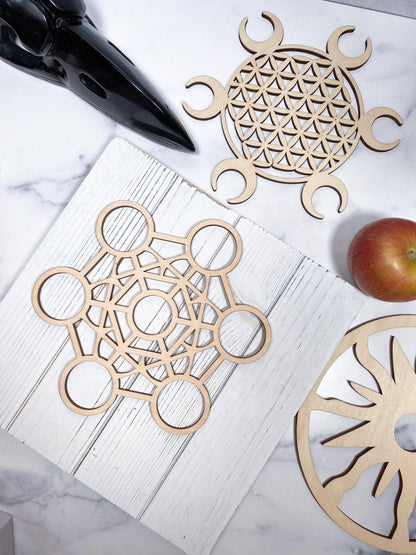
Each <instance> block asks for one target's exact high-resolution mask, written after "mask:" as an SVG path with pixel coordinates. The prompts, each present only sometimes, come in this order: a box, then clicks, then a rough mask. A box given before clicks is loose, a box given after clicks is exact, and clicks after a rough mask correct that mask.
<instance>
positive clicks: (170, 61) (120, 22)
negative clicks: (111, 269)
mask: <svg viewBox="0 0 416 555" xmlns="http://www.w3.org/2000/svg"><path fill="white" fill-rule="evenodd" d="M87 4H88V9H89V12H90V14H91V16H92V17H93V18H94V19H95V21H96V23H97V25H98V26H99V27H100V29H101V30H102V31H103V32H104V33H105V34H106V35H107V36H108V38H109V39H110V40H112V41H113V42H114V43H116V44H117V45H118V46H119V47H120V48H121V49H122V50H124V51H125V52H126V53H127V54H128V55H129V56H130V57H131V58H132V59H133V61H134V62H135V63H137V64H138V65H139V67H140V68H141V69H142V70H143V71H144V72H145V73H146V75H148V76H149V78H150V79H151V80H152V81H153V83H154V84H155V85H156V86H157V87H159V88H160V89H161V90H162V91H163V94H164V96H165V98H166V100H167V101H168V103H169V105H170V106H171V107H172V108H173V109H174V111H175V112H176V113H177V114H178V115H179V117H180V118H181V120H182V121H183V123H184V124H185V125H186V127H187V129H188V130H189V132H190V134H191V136H192V138H193V139H194V140H195V142H196V144H197V148H198V151H197V153H196V154H195V155H188V154H184V153H180V152H177V151H173V150H168V149H166V148H164V147H161V146H160V145H157V144H155V143H151V142H150V141H147V140H146V139H144V138H142V137H140V136H139V135H135V134H134V133H132V132H130V131H128V130H126V129H124V128H121V127H120V126H117V125H116V124H115V123H114V122H112V121H110V120H109V119H108V118H106V117H105V116H103V115H102V114H100V113H99V112H97V111H95V110H94V109H93V108H91V107H90V106H88V105H87V104H86V103H84V102H82V101H81V100H80V99H78V98H77V97H75V96H74V95H72V94H71V93H69V92H68V91H66V90H64V89H60V88H58V87H54V86H52V85H50V84H48V83H45V82H42V81H39V80H37V79H34V78H32V77H29V76H27V75H25V74H23V73H21V72H18V71H16V70H14V69H12V68H10V67H9V66H7V65H5V64H3V63H1V64H0V85H1V86H0V121H1V125H2V131H3V132H2V133H1V134H0V268H1V272H0V298H3V297H4V295H5V294H6V292H7V290H8V289H9V287H10V285H11V284H12V283H13V281H14V280H15V278H16V277H17V276H18V275H19V272H20V270H21V269H22V267H23V266H24V265H25V263H26V262H27V261H28V259H29V258H30V256H31V254H32V253H33V252H34V250H35V248H36V247H37V246H38V245H39V244H40V242H41V240H42V238H43V237H44V236H45V234H46V233H47V232H48V230H49V228H50V227H51V225H52V224H53V222H54V221H55V220H56V219H57V218H58V217H59V215H60V214H61V212H62V210H63V208H64V206H65V205H66V204H67V202H68V201H69V199H70V198H71V196H72V194H73V193H74V192H75V191H76V189H77V187H78V186H79V184H80V183H81V181H82V179H83V176H85V175H86V173H87V172H88V170H89V168H90V167H91V166H92V165H93V164H94V163H95V161H96V160H97V158H98V156H99V154H100V153H101V152H102V151H103V149H104V147H105V146H106V145H107V143H108V142H109V140H110V139H111V137H112V136H113V135H114V133H115V132H117V133H118V134H120V135H122V136H124V137H126V138H128V139H129V140H130V141H132V142H133V143H135V144H137V145H138V146H139V147H140V148H142V149H143V150H145V151H147V152H149V153H150V154H151V155H152V156H154V157H155V158H158V159H160V160H161V161H162V162H163V163H164V164H166V165H168V166H170V167H172V168H173V169H175V170H176V171H177V172H178V173H180V174H182V175H184V177H186V178H187V179H188V180H189V181H191V182H192V183H194V184H196V185H198V186H199V187H201V188H202V189H205V190H206V191H207V192H208V193H210V194H212V191H211V190H210V185H209V176H210V174H211V171H212V169H213V168H214V166H215V165H216V164H217V163H218V162H219V161H220V160H222V159H224V158H227V157H229V156H230V151H229V149H228V147H227V145H226V143H225V141H224V138H223V137H222V135H221V131H220V128H219V122H218V121H216V120H212V121H210V122H198V121H195V120H191V118H189V117H187V116H186V115H185V114H184V112H182V109H181V101H182V100H185V99H186V100H187V102H188V103H189V104H190V103H193V105H197V104H198V102H199V103H200V106H201V107H202V106H204V105H207V104H208V103H209V101H210V95H209V93H208V92H207V91H200V92H198V91H196V90H195V91H186V90H185V87H184V83H185V82H186V81H187V80H188V79H189V78H190V77H192V76H194V75H198V74H208V75H213V76H215V77H216V78H218V80H220V81H221V82H222V83H224V84H225V83H226V82H227V80H228V78H229V77H230V75H231V74H232V72H233V71H234V69H235V67H237V65H239V64H240V63H241V62H242V61H243V60H244V59H246V58H247V53H246V52H245V51H244V50H243V49H242V47H241V45H240V43H239V41H238V38H237V30H238V25H239V23H240V21H241V19H242V18H243V17H244V16H246V15H247V16H248V17H249V26H248V29H249V32H250V33H251V34H252V35H253V37H255V38H257V40H261V38H262V37H264V36H268V33H269V32H270V28H269V27H268V25H267V24H266V23H265V22H264V21H262V20H261V18H260V12H261V11H262V10H264V9H266V10H269V11H272V12H274V13H276V15H278V17H279V18H280V19H281V21H282V23H283V25H284V29H285V38H284V42H286V43H304V44H310V45H311V46H314V47H316V48H319V49H324V47H325V44H326V41H327V39H328V37H329V35H330V33H331V32H332V31H333V30H334V29H335V28H337V27H339V26H341V25H347V24H353V25H355V26H356V27H357V31H356V32H355V33H354V34H353V35H350V36H348V37H346V38H345V39H344V38H343V39H342V41H343V42H342V44H343V45H344V44H345V51H346V52H347V53H351V52H353V53H354V49H355V53H359V52H361V51H362V46H363V41H364V39H365V38H366V37H367V36H371V39H372V42H373V53H372V56H371V58H370V60H369V61H368V62H367V64H366V65H365V66H364V67H362V68H360V69H359V70H357V71H355V72H354V78H355V79H356V80H357V82H358V83H359V86H360V89H361V90H362V93H363V98H364V105H365V107H366V109H370V108H372V107H375V106H383V105H384V106H391V107H392V108H394V109H395V110H396V111H397V112H398V113H400V114H401V115H402V117H403V119H404V125H403V127H402V128H400V129H398V128H397V127H396V126H395V125H394V124H393V122H391V121H388V120H380V121H378V122H376V123H375V125H374V130H375V133H376V134H377V137H379V138H380V140H385V141H390V140H394V139H396V138H397V137H399V138H400V139H401V144H400V146H399V147H398V148H397V149H395V150H393V151H391V152H388V153H373V152H371V151H368V150H367V149H366V148H364V147H363V146H362V145H359V147H358V148H357V150H356V151H355V152H354V154H353V155H352V157H351V158H350V159H349V160H348V161H347V163H346V164H345V165H344V166H343V167H342V168H340V169H339V171H337V175H338V177H340V178H341V179H342V180H343V181H344V182H345V183H346V185H347V188H348V191H349V196H350V198H349V204H348V207H347V209H346V211H345V212H344V213H343V214H341V215H340V214H338V213H337V212H336V209H337V199H336V195H335V194H334V193H333V191H329V190H322V191H320V192H319V193H317V195H316V200H315V204H316V207H317V209H319V210H320V211H322V212H324V213H325V216H326V217H325V219H324V220H323V221H322V222H319V221H316V220H313V219H312V218H310V216H308V215H307V214H306V213H305V212H304V210H303V208H302V207H301V204H300V200H299V188H298V187H296V186H294V187H292V186H287V187H285V186H281V185H276V184H275V183H271V182H266V181H264V180H263V181H261V182H260V183H259V185H258V188H257V192H256V194H255V195H254V196H253V197H252V199H250V201H249V202H247V203H245V204H244V205H239V206H238V207H237V209H238V211H239V212H240V213H241V214H243V215H244V216H246V217H248V218H251V219H252V220H254V221H255V222H257V223H259V224H261V225H262V226H263V227H265V228H266V229H267V230H269V231H271V232H272V233H273V234H275V235H276V236H277V237H279V238H282V239H284V240H285V241H286V242H288V243H289V244H290V245H292V246H294V247H295V248H298V249H299V250H301V251H303V252H305V253H306V254H307V255H308V256H310V257H312V258H313V259H315V260H317V261H318V262H319V263H321V264H322V265H323V266H325V267H327V268H329V269H331V270H333V271H335V272H336V273H338V274H339V275H340V276H341V277H343V278H344V279H347V280H350V276H349V273H348V269H347V265H346V252H347V249H348V245H349V242H350V240H351V239H352V237H353V235H354V234H355V233H356V231H358V229H359V228H360V227H362V225H364V224H365V223H367V222H369V221H371V220H373V219H376V218H378V217H383V216H398V217H405V218H406V217H407V218H410V219H416V197H415V195H414V183H415V175H416V173H415V172H416V155H415V148H414V145H415V143H416V136H415V135H416V109H415V108H416V78H415V74H414V67H413V66H414V60H415V58H416V44H415V41H414V36H415V31H416V27H415V22H414V21H412V20H408V19H405V18H403V17H394V16H390V15H387V14H382V13H377V12H375V11H370V10H362V9H357V8H353V7H349V6H344V5H341V4H338V3H329V2H324V1H318V0H294V1H292V2H284V1H283V0H274V1H272V0H264V1H262V2H260V1H258V0H255V1H251V2H249V1H248V0H241V1H239V2H235V1H233V0H227V1H225V2H217V1H212V2H209V3H208V2H205V3H204V2H199V3H195V2H192V1H191V0H180V1H179V2H176V3H171V2H168V1H167V0H161V1H160V2H158V3H153V4H152V3H147V4H146V7H145V9H143V6H142V4H141V3H139V2H137V1H134V0H120V1H119V2H118V3H117V5H115V3H114V2H112V1H111V0H89V1H88V2H87ZM378 4H379V5H380V3H378ZM399 4H402V5H403V4H405V2H402V3H399V2H395V3H390V6H393V5H394V6H397V5H399ZM300 13H302V17H299V14H300ZM343 48H344V46H343ZM348 49H350V51H349V52H348ZM224 52H226V53H227V54H226V55H224ZM240 187H241V182H240V181H238V180H236V181H231V182H230V183H228V182H227V183H226V182H225V180H224V181H220V183H219V188H218V193H217V194H216V195H215V198H218V199H219V200H222V201H225V200H226V199H227V198H229V196H231V195H232V193H234V192H238V191H239V188H240ZM234 188H235V190H234ZM412 312H414V303H407V304H405V303H401V304H400V303H399V304H388V303H381V302H377V301H374V300H369V301H368V303H367V305H366V307H365V308H364V309H363V310H362V311H361V312H360V314H357V318H356V322H355V323H356V324H359V323H361V322H364V321H366V320H369V319H372V318H376V317H381V316H383V315H390V314H399V313H412ZM305 371H307V369H305ZM345 373H346V375H348V368H347V367H346V368H345ZM0 387H7V384H0ZM301 402H302V399H299V403H301ZM0 509H2V510H5V511H7V512H9V513H11V514H13V516H14V525H15V540H16V554H17V555H35V554H36V555H37V554H38V555H96V554H100V555H114V554H119V553H120V554H123V555H136V554H139V555H140V554H142V553H143V555H144V554H146V555H147V554H150V555H153V554H154V555H171V554H172V555H173V554H175V553H179V551H178V550H177V549H176V548H175V547H173V546H172V545H170V544H168V543H167V542H165V541H164V540H163V539H162V538H160V537H158V536H157V535H155V534H153V533H152V532H150V531H149V530H148V529H146V528H145V527H144V526H142V525H141V524H140V523H138V522H136V521H135V520H134V519H131V518H129V517H128V516H127V515H126V514H125V513H123V512H122V511H120V510H119V509H117V508H115V507H114V506H113V505H111V504H110V503H108V502H107V501H105V500H104V499H102V498H100V497H99V496H98V495H96V494H95V493H94V492H92V491H91V490H88V489H87V488H86V487H85V486H83V485H81V484H80V483H78V482H77V481H75V480H73V479H72V478H71V477H68V476H67V475H66V474H64V473H63V472H61V471H60V470H58V469H57V468H56V467H54V466H53V465H51V464H49V463H48V462H47V461H45V460H44V459H42V458H41V457H40V456H39V455H37V454H36V453H34V452H33V451H31V450H30V449H28V448H27V447H26V446H24V445H20V444H18V443H17V442H16V441H15V440H13V439H12V438H10V437H9V436H8V435H7V434H6V433H4V432H1V433H0ZM213 553H214V555H235V554H236V553H238V554H239V555H254V554H255V555H257V554H270V555H272V554H273V555H275V554H279V555H280V554H282V555H292V554H299V555H300V554H302V555H304V554H306V555H316V554H317V553H320V554H321V553H322V554H328V555H335V554H336V555H340V554H341V555H344V554H345V555H353V554H355V555H358V554H361V555H374V554H376V553H381V551H379V550H377V549H373V548H371V547H369V546H366V545H364V544H362V543H361V542H359V541H358V540H356V539H354V538H352V537H351V536H349V535H348V534H347V533H346V532H344V531H343V530H341V529H340V528H339V527H338V526H337V525H336V524H335V523H334V522H333V521H332V520H331V519H330V518H329V517H328V516H327V515H326V514H325V513H324V512H323V511H322V510H321V509H320V507H319V506H318V504H317V503H316V502H315V500H314V498H313V497H312V495H311V493H310V492H309V490H308V488H307V486H306V484H305V481H304V479H303V477H302V474H301V471H300V469H299V466H298V463H297V459H296V453H295V448H294V444H293V430H292V429H290V430H288V432H287V434H286V436H285V438H284V439H283V440H282V441H281V443H280V445H279V446H278V447H277V448H276V450H275V451H274V453H273V455H272V457H271V458H270V459H269V461H268V462H267V464H266V465H265V467H264V469H263V471H262V472H261V474H260V475H259V477H258V479H257V480H256V482H255V483H254V485H253V487H252V488H251V490H250V492H249V494H248V495H247V496H246V498H245V499H244V500H243V502H242V503H241V505H240V507H239V508H238V510H237V511H236V513H235V514H234V516H233V518H232V519H231V521H230V522H229V523H228V525H227V527H226V529H225V530H224V532H223V534H222V536H221V537H220V539H219V540H218V542H217V544H216V546H215V548H214V551H213Z"/></svg>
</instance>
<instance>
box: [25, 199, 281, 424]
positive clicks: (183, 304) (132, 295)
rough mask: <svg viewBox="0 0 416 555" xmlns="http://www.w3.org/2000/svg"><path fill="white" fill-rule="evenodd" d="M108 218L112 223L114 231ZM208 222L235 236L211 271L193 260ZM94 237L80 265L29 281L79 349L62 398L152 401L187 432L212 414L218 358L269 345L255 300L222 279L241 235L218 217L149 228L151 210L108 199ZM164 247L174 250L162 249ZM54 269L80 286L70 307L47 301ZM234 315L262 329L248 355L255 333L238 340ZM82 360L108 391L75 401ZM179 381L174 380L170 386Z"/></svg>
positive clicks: (40, 307)
mask: <svg viewBox="0 0 416 555" xmlns="http://www.w3.org/2000/svg"><path fill="white" fill-rule="evenodd" d="M120 215H121V216H120ZM117 218H118V219H117ZM128 218H130V220H129V219H128ZM114 221H115V222H116V224H117V225H116V227H115V228H114V229H111V225H112V223H111V222H114ZM133 221H134V222H136V224H135V225H136V227H137V229H136V230H135V233H136V237H137V238H138V239H136V240H134V241H132V243H131V244H130V245H128V244H123V245H121V244H120V237H123V236H125V235H126V234H127V232H128V233H129V235H131V227H132V226H133ZM138 221H139V224H137V222H138ZM107 228H110V232H112V238H111V239H108V237H107V235H106V233H105V229H107ZM206 228H208V229H209V228H210V229H211V230H213V231H215V230H216V231H217V232H218V230H221V231H222V232H226V233H227V234H228V236H229V237H230V238H231V239H232V241H233V244H234V252H233V254H232V256H231V258H230V260H229V261H228V262H227V263H226V265H225V266H223V267H221V268H218V269H212V268H211V267H210V262H211V261H206V263H205V262H203V263H202V265H201V263H199V262H197V259H198V260H199V258H198V256H197V255H196V254H195V252H194V251H195V244H196V243H195V241H196V237H197V236H198V234H199V233H200V232H201V231H202V230H204V229H206ZM96 235H97V239H98V242H99V244H100V245H101V248H100V250H99V252H98V253H97V254H96V255H95V256H94V257H93V258H92V259H91V260H90V261H89V262H87V264H86V265H85V266H84V268H82V269H81V270H75V269H73V268H66V267H58V268H53V269H51V270H48V271H47V272H45V273H44V274H43V275H42V276H41V277H40V278H39V279H38V280H37V283H36V285H35V287H34V289H33V295H32V301H33V305H34V308H35V310H36V312H37V314H38V315H39V316H40V317H41V318H42V319H43V320H45V321H46V322H48V323H49V324H53V325H59V326H66V327H67V329H68V334H69V338H70V341H71V343H72V346H73V349H74V352H75V358H74V359H73V360H72V361H71V362H70V363H69V364H68V365H67V367H66V368H65V369H64V370H63V372H62V375H61V378H60V386H59V390H60V394H61V397H62V399H63V401H64V403H65V404H66V405H67V406H68V407H69V408H70V409H72V410H73V411H75V412H77V413H79V414H82V415H93V414H98V413H101V412H103V411H105V410H107V409H108V408H110V407H111V406H112V405H113V403H114V402H115V401H116V399H117V398H118V397H120V398H122V397H132V398H135V399H138V400H141V401H148V402H149V403H150V409H151V413H152V416H153V418H154V420H155V421H156V423H157V424H158V425H159V426H160V427H161V428H163V429H164V430H166V431H167V432H170V433H174V434H187V433H191V432H193V431H195V430H197V429H198V428H199V427H200V426H202V424H203V423H204V422H205V421H206V419H207V417H208V414H209V411H210V407H211V399H210V396H209V393H208V389H207V387H206V382H207V380H208V379H209V378H210V377H211V376H212V374H213V373H214V372H215V371H216V370H217V369H218V367H219V366H220V365H221V363H222V362H223V361H224V360H228V361H231V362H234V363H237V364H238V363H248V362H252V361H254V360H257V359H258V358H260V357H261V356H262V355H263V354H264V352H265V351H266V350H267V348H268V346H269V344H270V339H271V332H270V325H269V323H268V321H267V319H266V317H265V316H264V315H263V314H262V313H261V312H260V311H259V310H258V309H256V308H255V307H252V306H248V305H241V304H237V303H236V302H235V300H234V296H233V293H232V290H231V287H230V283H229V281H228V278H227V273H228V272H230V271H231V270H232V269H233V268H235V266H236V265H237V264H238V262H239V260H240V258H241V254H242V242H241V238H240V236H239V234H238V233H237V231H236V230H235V228H234V227H233V226H232V225H230V224H228V223H227V222H224V221H220V220H206V221H203V222H201V223H199V224H197V225H195V226H194V227H193V228H192V229H191V231H190V232H189V233H188V235H187V236H186V237H185V238H183V237H177V236H173V235H166V234H162V233H159V232H157V231H156V230H155V225H154V221H153V218H152V216H151V215H150V213H149V212H148V211H147V210H146V209H145V208H143V207H142V206H141V205H139V204H137V203H135V202H129V201H121V202H116V203H113V204H111V205H109V206H107V207H106V208H105V209H104V210H103V211H102V213H101V214H100V216H99V218H98V220H97V225H96ZM139 239H140V240H139ZM163 249H165V250H167V251H169V252H170V254H169V255H168V256H163V255H162V254H161V251H163ZM172 250H174V251H175V254H172ZM57 276H59V277H61V278H62V276H63V277H64V278H65V279H71V280H72V281H73V282H74V285H73V291H75V288H78V290H80V291H81V295H82V302H80V303H79V305H78V306H77V307H76V308H75V309H74V302H72V301H73V299H72V297H75V293H73V294H71V295H69V296H68V297H69V298H68V299H63V300H62V303H64V307H63V309H62V310H61V311H60V312H59V313H58V309H57V307H56V301H55V302H52V303H50V302H48V301H49V298H48V295H49V296H53V295H55V296H56V298H59V291H56V286H55V290H54V289H53V280H54V279H55V278H56V277H57ZM51 282H52V285H50V283H51ZM236 313H237V314H241V316H242V317H244V318H245V319H247V318H248V319H249V320H250V321H251V323H252V332H253V333H252V336H253V337H254V336H258V335H259V333H261V339H260V341H259V342H258V345H257V348H255V349H254V351H253V352H250V353H248V354H247V353H246V352H244V351H245V350H247V348H248V347H249V346H250V343H251V341H252V339H253V337H252V338H251V339H250V341H247V342H246V344H244V343H243V342H242V340H239V339H238V337H239V330H238V328H237V329H234V328H233V326H234V325H235V324H233V315H234V316H235V314H236ZM223 328H225V330H227V329H228V339H227V336H226V335H227V334H226V333H224V334H222V333H221V331H222V330H223ZM230 330H231V331H230ZM224 335H225V339H224ZM230 337H231V340H232V341H231V340H230ZM235 338H237V340H236V341H235ZM230 341H231V346H232V348H230ZM235 343H237V346H238V352H235ZM88 364H94V365H95V366H97V365H98V366H99V367H100V368H101V369H103V370H105V371H106V372H107V373H108V382H109V389H110V392H109V393H108V387H107V393H105V392H104V391H99V392H98V394H97V396H96V398H95V399H94V402H93V403H92V405H91V406H85V405H84V404H83V403H82V402H80V401H77V399H76V398H74V395H73V393H71V391H70V381H71V376H72V375H73V374H74V372H78V373H79V372H81V375H82V372H85V371H86V368H87V366H88ZM175 382H177V383H176V385H177V386H179V388H176V389H174V388H172V384H173V383H175ZM181 387H182V390H181ZM185 387H187V388H188V389H189V388H191V390H192V391H193V395H196V397H197V398H198V400H199V404H200V405H201V409H200V411H199V412H198V414H196V415H194V417H193V418H192V419H191V421H190V420H189V418H190V417H189V414H188V413H189V410H190V409H191V408H192V407H187V406H182V407H181V403H182V394H181V391H183V390H184V388H185ZM169 391H170V392H171V393H169ZM172 392H173V393H172ZM169 395H171V396H172V395H173V397H172V398H170V397H169ZM166 397H167V398H168V401H169V403H168V404H170V409H171V406H172V405H174V406H178V412H179V413H180V415H181V420H180V421H179V422H177V420H174V421H173V420H172V419H171V418H172V417H171V416H169V415H168V416H167V414H168V413H165V412H164V409H163V406H165V405H166V402H167V401H166ZM192 398H193V397H192Z"/></svg>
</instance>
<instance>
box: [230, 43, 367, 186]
mask: <svg viewBox="0 0 416 555" xmlns="http://www.w3.org/2000/svg"><path fill="white" fill-rule="evenodd" d="M228 94H229V99H230V101H229V104H228V111H229V113H230V116H231V118H232V119H233V121H234V125H235V128H236V132H237V135H238V137H239V139H240V140H241V141H242V143H243V152H244V156H245V157H246V158H247V159H250V160H252V161H253V163H254V165H255V166H256V167H259V168H269V167H273V168H275V169H278V170H283V171H295V172H298V173H302V174H306V175H308V174H311V173H313V172H315V171H332V170H334V169H335V168H336V167H337V166H338V165H339V164H341V163H342V162H344V161H345V157H346V156H349V155H350V154H351V152H352V150H353V149H354V147H355V145H356V143H357V141H358V138H359V136H358V114H357V111H356V109H355V108H354V107H353V105H352V103H351V95H350V93H349V91H348V87H347V86H346V84H345V82H344V78H343V75H342V72H341V70H340V69H339V68H338V67H337V66H336V65H334V64H333V63H332V62H331V61H329V60H325V59H324V58H315V59H313V58H311V57H308V56H304V55H302V54H292V55H289V54H286V53H285V52H273V53H271V54H266V55H259V56H257V57H253V58H250V60H249V61H248V63H247V64H246V65H245V66H243V67H242V68H240V69H239V70H238V71H237V73H236V74H235V75H234V76H233V78H232V79H231V81H230V83H229V85H228Z"/></svg>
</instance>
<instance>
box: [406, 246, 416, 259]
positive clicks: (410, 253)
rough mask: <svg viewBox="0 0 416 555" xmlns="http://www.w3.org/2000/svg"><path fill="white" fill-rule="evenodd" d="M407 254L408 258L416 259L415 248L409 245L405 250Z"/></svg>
mask: <svg viewBox="0 0 416 555" xmlns="http://www.w3.org/2000/svg"><path fill="white" fill-rule="evenodd" d="M407 256H408V258H409V260H416V248H414V247H410V249H408V251H407Z"/></svg>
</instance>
